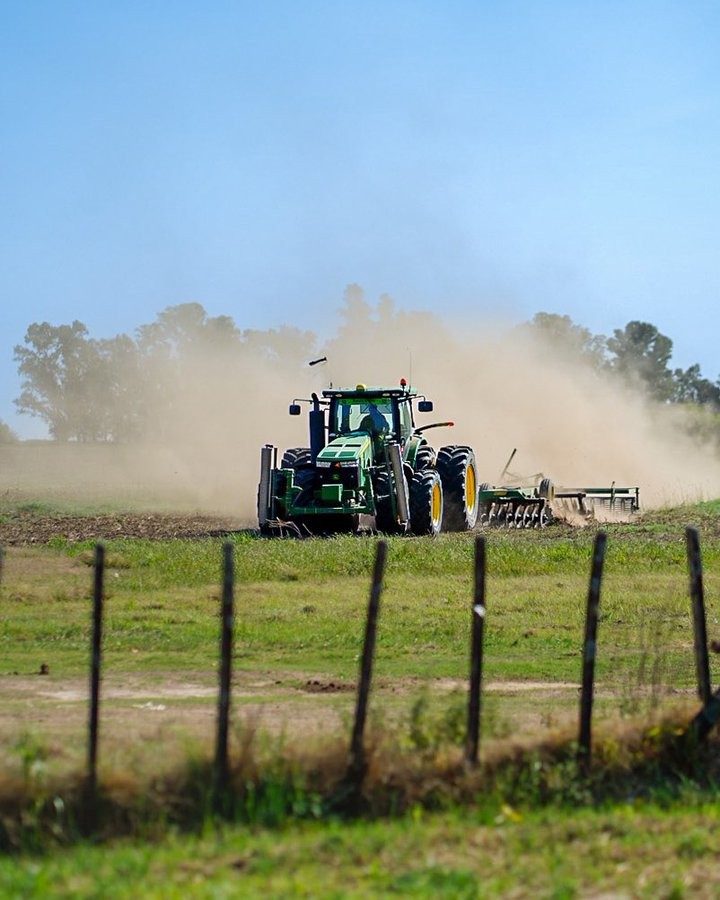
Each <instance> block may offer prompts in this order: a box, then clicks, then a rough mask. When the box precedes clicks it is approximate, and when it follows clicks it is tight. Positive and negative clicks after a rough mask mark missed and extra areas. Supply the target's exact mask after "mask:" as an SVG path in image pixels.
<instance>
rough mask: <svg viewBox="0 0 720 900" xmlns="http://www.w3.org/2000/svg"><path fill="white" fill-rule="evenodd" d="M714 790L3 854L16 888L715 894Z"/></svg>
mask: <svg viewBox="0 0 720 900" xmlns="http://www.w3.org/2000/svg"><path fill="white" fill-rule="evenodd" d="M718 815H719V814H718V806H717V804H716V803H714V802H712V803H707V802H703V800H702V798H700V797H695V798H691V799H688V800H686V803H685V805H684V808H683V809H682V811H677V810H670V809H668V808H666V807H665V806H662V805H658V804H656V803H643V802H630V803H625V804H620V805H619V806H616V807H614V808H612V809H600V810H580V811H577V812H572V811H570V810H568V809H557V808H552V809H546V810H539V811H538V810H530V811H526V810H518V809H515V808H511V807H508V806H506V805H505V806H504V805H502V804H495V805H491V804H487V805H484V806H482V807H480V808H478V809H464V810H460V809H458V810H454V811H452V812H447V813H443V814H438V813H434V814H428V813H426V812H423V811H422V810H421V809H419V808H416V809H415V810H414V811H413V812H411V813H410V814H407V815H405V816H403V817H401V818H399V819H396V820H390V821H388V820H383V821H375V822H368V821H356V822H345V821H343V822H340V821H336V822H332V821H331V822H322V823H312V822H308V823H302V824H290V825H288V826H285V827H282V828H280V829H277V828H273V829H268V828H258V829H247V828H226V829H222V830H220V831H213V830H208V832H207V833H206V834H205V835H203V836H199V837H175V838H172V839H170V840H167V841H166V842H164V843H163V844H162V845H161V846H156V845H154V844H152V843H147V842H121V843H120V844H118V845H117V846H116V847H114V848H113V849H112V851H109V850H108V848H106V847H94V846H92V845H83V846H79V847H77V848H74V849H72V850H65V851H63V852H62V853H58V854H52V855H51V856H49V857H39V858H38V857H24V858H21V859H19V860H17V859H5V860H2V859H0V891H2V893H3V895H4V896H13V897H28V898H30V897H47V896H53V897H114V898H124V897H128V898H130V897H137V896H142V897H147V898H163V900H165V898H184V897H198V898H217V897H258V896H264V897H268V898H280V897H319V896H322V897H328V898H332V897H336V898H345V897H357V898H360V897H371V896H372V897H397V896H407V897H430V896H432V897H448V898H495V897H505V896H512V897H518V898H526V897H533V898H535V897H541V898H550V897H553V898H560V897H568V898H571V897H585V896H632V897H644V898H648V900H650V898H653V900H654V898H657V897H664V898H670V897H676V898H681V897H712V896H717V893H718V890H719V889H720V871H718V867H717V865H716V864H715V863H716V860H717V857H718V854H720V821H719V820H718Z"/></svg>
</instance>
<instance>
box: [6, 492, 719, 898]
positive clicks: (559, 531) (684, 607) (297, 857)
mask: <svg viewBox="0 0 720 900" xmlns="http://www.w3.org/2000/svg"><path fill="white" fill-rule="evenodd" d="M30 512H31V514H32V515H35V516H37V518H38V521H39V520H40V519H41V518H42V517H43V516H44V515H47V513H48V510H47V509H46V508H44V507H43V506H42V505H41V504H39V505H37V507H36V508H35V509H34V510H31V511H30ZM27 513H28V510H27V509H25V510H23V514H25V515H27ZM719 513H720V503H707V504H701V505H698V506H694V507H685V508H682V509H678V510H667V511H662V512H657V513H653V514H652V515H648V516H647V517H643V518H642V519H641V520H640V521H639V522H637V523H634V524H632V525H626V524H612V525H611V524H608V525H605V526H603V528H604V529H605V530H606V531H607V532H608V534H609V540H608V553H607V558H606V564H605V578H604V582H603V588H602V598H601V621H600V627H599V651H598V670H597V699H596V730H597V734H598V735H599V737H598V740H600V741H603V742H605V743H604V744H603V747H604V750H603V751H602V753H601V754H600V755H601V757H602V758H603V759H606V758H607V757H608V754H609V750H608V748H609V747H611V746H612V745H613V741H614V742H615V743H616V744H618V745H619V744H621V743H622V735H623V733H624V729H630V728H632V727H636V726H637V723H638V722H639V721H640V722H647V723H650V725H649V726H648V727H650V728H652V727H656V728H657V726H656V725H653V724H652V723H656V722H658V721H659V719H660V717H661V716H662V715H668V716H673V715H674V716H679V717H680V720H681V721H682V720H683V717H685V718H687V717H688V716H690V715H692V713H693V712H694V711H696V710H697V707H698V704H697V701H696V699H695V695H694V682H695V671H694V659H693V650H692V645H693V636H692V625H691V615H690V603H689V598H688V575H687V563H686V557H685V535H684V528H685V526H686V525H687V524H695V525H697V526H698V527H699V529H700V537H701V547H702V553H703V560H704V564H705V588H706V597H707V606H708V634H709V638H710V639H711V640H718V639H720V624H719V621H720V605H719V604H718V601H717V596H718V587H719V580H720V567H719V566H718V562H719V556H720V527H719V526H718V514H719ZM17 514H18V509H17V507H16V506H15V507H13V506H12V505H11V504H7V503H6V504H5V505H4V506H0V522H2V521H3V519H4V520H5V521H11V520H12V519H13V517H14V516H16V515H17ZM63 514H67V513H66V512H65V511H63ZM595 531H596V528H595V527H587V528H584V529H574V530H573V529H570V528H565V527H552V528H548V529H543V530H541V531H520V532H500V531H494V532H489V533H487V534H486V539H487V561H488V570H487V594H488V597H487V601H488V614H487V620H486V644H485V650H486V656H485V666H484V679H485V688H486V690H485V695H484V705H483V753H484V755H485V758H486V759H500V758H502V755H503V753H505V752H509V750H510V748H511V747H512V748H516V747H517V746H518V744H522V745H524V746H525V748H526V751H525V752H526V753H529V754H530V756H528V757H527V759H528V760H530V762H529V763H528V764H527V766H526V768H524V769H523V773H524V774H523V778H526V779H527V778H530V780H529V781H527V783H525V784H524V786H523V787H522V789H518V785H517V784H514V786H513V787H512V788H511V787H510V786H509V785H505V787H502V782H501V781H500V782H498V781H496V782H494V786H493V789H492V790H491V791H488V792H485V791H483V790H481V789H480V788H479V787H477V788H476V789H475V791H474V793H473V791H472V790H471V791H470V792H469V793H468V789H467V785H466V786H465V787H464V788H463V789H462V790H460V789H458V791H457V792H453V790H448V792H447V796H445V798H444V799H442V798H441V799H440V800H439V799H438V796H439V795H438V792H437V791H436V792H435V794H428V793H427V792H426V791H425V790H424V788H423V790H422V791H419V792H418V794H417V798H418V799H417V802H408V803H405V804H404V805H402V807H403V811H402V814H401V815H397V816H391V817H390V818H389V819H388V818H387V817H385V816H383V817H382V818H380V819H376V820H375V819H373V820H366V819H360V820H348V819H347V818H344V817H342V816H339V815H338V814H333V813H331V812H328V810H327V808H326V807H323V805H322V804H321V803H319V802H316V800H317V795H316V794H315V793H313V791H312V790H310V789H307V790H303V791H300V792H299V793H298V794H297V797H296V800H295V801H293V802H295V805H296V810H295V811H296V813H297V815H295V816H293V815H292V814H291V815H290V816H289V818H288V815H287V803H286V801H287V797H284V798H283V799H281V800H279V801H278V804H279V805H278V808H280V807H282V809H283V812H282V814H279V813H278V814H275V813H273V812H272V803H269V801H268V800H267V797H266V798H265V800H264V801H263V803H264V805H262V810H264V811H260V812H259V811H258V810H259V809H260V808H259V807H258V808H256V809H255V812H254V813H252V814H249V813H248V807H247V805H246V806H245V807H244V811H245V812H244V816H245V819H246V820H247V821H249V822H250V826H248V825H235V826H225V827H224V828H223V829H221V831H220V832H217V831H215V829H214V827H212V825H211V823H210V820H207V819H204V818H203V817H202V816H199V817H198V816H195V817H190V819H191V820H192V822H193V823H194V824H193V825H192V829H194V830H195V831H196V832H197V830H198V828H200V833H199V834H194V835H187V834H186V835H183V834H181V833H177V834H175V836H172V837H168V834H169V833H172V831H173V828H172V827H170V826H169V825H166V826H163V825H162V823H161V822H159V820H158V818H157V816H155V817H154V818H153V817H150V818H147V817H146V818H145V819H143V816H142V815H140V814H139V813H137V812H136V816H137V822H136V825H134V826H133V827H131V828H129V829H128V828H126V829H125V830H126V831H127V832H128V833H130V834H132V835H134V836H133V837H132V839H131V840H130V842H129V843H128V842H126V841H118V842H116V843H114V844H113V848H112V850H111V851H109V850H108V848H107V846H104V847H102V848H97V847H93V846H92V845H91V844H88V843H85V842H80V843H79V844H77V845H75V846H74V847H73V849H72V850H64V851H63V852H62V854H61V855H59V854H58V853H57V851H55V850H53V845H54V844H57V843H60V844H62V843H63V842H64V841H66V840H67V839H68V834H67V832H66V831H63V829H62V828H60V827H59V826H58V834H57V835H56V838H55V839H53V837H52V832H51V831H50V832H48V831H47V829H44V830H43V831H42V835H40V833H39V831H38V832H37V834H36V837H35V843H33V839H31V837H32V833H33V832H32V828H29V829H26V831H27V834H26V839H25V843H24V844H22V846H24V847H25V855H23V856H22V857H21V858H20V859H18V858H12V859H8V860H5V861H0V892H3V893H5V894H7V895H9V896H12V895H15V896H32V895H33V892H35V895H37V896H47V895H48V893H55V894H57V895H63V894H64V895H67V896H109V895H112V896H125V894H124V893H123V891H125V892H126V893H129V892H130V890H133V891H134V892H135V893H138V891H140V893H141V895H143V896H158V897H166V896H188V895H192V896H213V897H214V896H241V895H246V896H254V895H257V894H258V893H260V892H261V891H262V892H263V893H266V894H267V895H268V896H297V895H303V894H305V895H308V896H368V895H373V896H375V895H389V896H392V895H402V894H406V895H417V896H425V895H429V894H438V895H444V896H468V897H475V896H505V895H507V896H520V897H522V896H557V897H572V896H586V895H587V896H590V895H593V894H592V891H597V892H598V894H601V893H602V891H606V892H607V891H612V890H615V891H620V892H622V891H625V892H626V894H627V895H628V896H648V897H650V896H652V897H657V896H678V897H680V896H685V895H687V896H718V894H720V869H718V874H714V872H715V869H716V868H718V867H716V866H715V867H713V865H712V863H713V860H715V861H716V860H717V855H718V849H719V847H718V844H717V840H718V839H717V837H716V834H717V821H716V819H717V807H716V806H715V803H716V801H717V787H716V784H715V781H714V780H713V777H710V778H708V777H706V778H705V780H704V781H703V783H702V784H701V785H700V784H698V783H696V781H695V780H693V779H692V778H689V779H688V778H685V776H683V778H685V781H683V779H679V780H678V779H677V778H674V779H671V780H669V781H668V780H665V779H664V777H661V775H660V774H658V773H659V770H657V771H655V776H656V783H654V784H653V785H651V786H649V787H647V789H644V788H638V784H639V782H638V780H637V779H635V780H633V781H632V785H633V787H632V791H633V794H632V796H623V795H622V791H620V792H618V790H617V784H616V785H615V787H614V788H613V789H612V790H610V789H609V790H608V798H607V802H606V803H605V804H604V806H601V808H599V809H596V808H594V804H596V803H597V802H598V796H601V795H602V792H601V791H600V792H599V793H598V787H597V785H596V786H595V788H594V789H593V792H592V794H583V793H582V791H579V792H578V791H575V790H574V789H575V788H576V787H577V785H578V782H577V780H576V779H574V777H573V778H569V779H568V781H567V783H564V785H565V786H564V787H563V789H562V790H559V791H557V792H555V793H554V794H553V795H552V796H551V797H548V795H547V792H546V791H545V790H544V789H543V790H540V789H539V787H537V786H535V787H533V783H532V778H531V775H532V772H533V766H534V765H537V766H541V765H542V766H544V765H545V762H541V761H540V759H539V758H537V759H535V761H534V762H533V760H532V747H533V746H534V745H539V744H540V742H541V741H543V740H546V739H552V740H555V741H558V742H560V741H562V740H568V735H570V738H569V739H570V740H571V739H572V735H573V734H574V732H575V730H576V726H575V721H576V717H577V699H578V696H577V695H578V691H577V688H578V684H579V678H580V669H581V642H582V633H583V616H584V610H585V602H586V596H587V585H588V576H589V569H590V554H591V549H592V542H593V538H594V534H595ZM226 539H230V540H232V542H233V544H234V548H235V560H236V578H237V583H236V609H237V616H236V629H235V654H234V678H233V687H234V708H233V714H234V733H233V747H234V749H235V752H236V753H241V752H243V748H245V751H246V750H247V742H248V741H250V740H251V741H252V745H253V751H252V752H253V754H255V756H254V759H255V762H256V763H257V765H261V764H264V765H269V766H272V765H277V762H273V760H277V759H278V758H279V757H281V756H283V755H285V756H288V755H289V756H290V757H291V758H292V760H293V761H294V763H293V764H297V765H301V761H302V759H303V754H304V753H305V751H306V750H307V754H308V755H309V758H310V757H311V758H313V759H316V760H317V759H322V758H323V756H322V754H323V752H325V753H330V758H331V759H332V760H334V761H335V762H334V763H333V764H335V765H337V759H341V758H342V752H343V751H342V748H343V746H346V743H347V739H348V737H349V729H350V721H351V715H352V710H353V705H354V685H355V680H356V677H357V671H358V655H359V652H360V647H361V641H362V633H363V624H364V615H365V609H366V606H367V598H368V590H369V580H370V572H371V569H372V563H373V558H374V553H375V545H376V539H375V538H374V537H369V536H366V537H338V538H333V539H327V540H308V541H296V540H277V541H268V540H262V539H258V538H257V537H256V536H255V535H254V534H252V533H250V532H237V533H235V534H233V535H231V536H230V537H229V538H228V537H216V538H207V539H203V540H168V541H161V540H147V539H145V540H144V539H117V540H109V541H106V552H107V590H106V597H107V599H106V623H105V640H104V679H103V706H102V712H103V716H102V721H101V747H100V762H101V778H103V779H105V780H106V781H107V783H108V784H111V785H114V789H115V790H116V792H117V791H118V790H120V788H119V787H118V785H125V786H126V789H127V790H128V791H131V790H135V789H136V786H137V785H142V784H143V783H145V781H146V780H147V779H148V778H151V777H152V776H154V775H155V774H157V773H159V772H163V771H169V770H172V769H173V767H174V766H178V765H182V764H183V763H186V761H187V759H188V758H190V759H195V760H197V761H198V762H197V765H198V766H202V760H203V759H205V758H207V756H208V755H209V754H210V752H211V749H212V742H213V735H214V710H215V704H216V699H215V694H216V688H215V685H216V682H217V650H218V633H219V620H218V615H219V595H220V562H221V548H222V543H223V541H224V540H226ZM93 547H94V545H93V543H91V542H88V541H84V542H83V541H73V540H70V539H68V537H67V534H66V532H64V531H63V530H62V529H60V530H59V531H58V533H57V534H56V535H55V536H54V537H52V538H51V539H50V540H49V541H48V542H46V543H43V544H42V545H39V546H38V545H33V544H27V543H24V544H18V545H16V546H8V547H7V548H6V553H5V560H4V567H3V577H2V585H1V587H0V605H1V607H2V611H3V614H2V630H1V632H0V651H1V653H2V655H1V657H0V697H1V698H2V704H0V749H1V750H2V758H3V767H4V771H5V781H4V783H3V791H4V793H5V795H6V802H5V810H6V812H5V816H6V819H7V816H8V815H9V813H8V812H7V810H8V804H7V797H9V796H11V795H12V790H13V789H15V790H17V786H18V785H20V786H21V787H22V791H21V793H22V792H23V791H24V796H27V797H35V802H37V798H39V797H41V796H42V797H45V799H46V800H47V798H48V797H50V794H51V793H52V791H51V788H53V789H54V786H56V785H57V784H63V783H66V782H63V779H68V778H72V775H73V773H75V774H77V773H78V772H81V770H82V765H83V756H84V741H85V737H84V732H85V724H86V718H87V709H86V702H87V701H86V698H87V678H88V675H87V671H88V661H89V632H90V605H89V596H90V588H91V577H92V568H91V564H92V559H93ZM473 550H474V535H442V536H440V537H439V538H438V539H436V540H432V541H431V540H426V539H418V538H407V539H402V538H393V539H390V540H389V554H388V568H387V572H386V579H385V590H384V593H383V596H382V602H381V612H380V627H379V635H378V646H377V653H376V672H375V682H374V690H373V695H372V698H371V712H372V735H371V741H372V744H373V747H375V746H377V747H378V748H380V749H378V754H377V759H378V760H385V761H387V760H390V762H391V763H392V761H393V760H394V761H395V763H396V764H399V761H408V760H421V761H422V764H423V766H425V768H424V769H423V772H422V777H423V778H427V773H428V772H429V771H432V772H433V773H435V774H434V776H433V777H438V775H437V773H438V772H439V771H442V769H443V766H446V767H449V768H451V769H452V767H453V766H454V765H455V763H456V758H457V754H458V748H459V747H460V746H461V744H462V739H463V734H464V731H463V729H464V703H465V699H464V693H463V692H464V689H465V687H464V686H465V682H466V679H467V674H468V645H469V624H470V604H471V598H472V571H473ZM41 668H42V670H43V671H47V673H48V674H43V675H41V674H40V672H41ZM715 668H716V667H715ZM678 710H679V712H678ZM562 736H564V737H562ZM328 748H329V749H328ZM527 748H530V749H529V750H528V749H527ZM618 752H620V751H618ZM313 754H314V756H313ZM453 754H455V755H454V756H453ZM628 759H629V757H628ZM258 760H260V761H261V762H257V761H258ZM262 760H265V762H264V763H262ZM636 761H637V760H636ZM706 764H707V765H710V764H709V763H708V762H707V760H705V762H704V765H706ZM408 765H410V764H409V763H408ZM707 765H706V768H707ZM378 766H379V763H378ZM623 766H624V768H625V769H626V770H627V769H629V768H631V766H630V764H629V763H627V764H626V763H623ZM528 773H530V774H528ZM705 774H706V775H707V771H706V772H705ZM312 777H315V778H316V780H317V776H316V775H313V776H312ZM312 777H311V778H310V780H311V781H312ZM382 777H383V776H382V772H381V771H380V770H379V769H378V771H377V772H375V773H374V775H373V778H374V779H375V781H374V782H373V784H374V788H373V789H374V790H376V791H377V792H380V791H381V788H382ZM397 777H398V778H399V777H400V776H399V775H398V776H397ZM418 777H419V776H418ZM544 777H545V774H543V778H544ZM538 778H539V776H538ZM319 780H320V781H322V778H320V779H319ZM561 780H562V779H561ZM628 783H630V782H628ZM538 784H539V781H538ZM543 784H545V782H543ZM569 784H572V785H573V786H574V788H573V790H572V791H568V790H566V787H567V785H569ZM623 784H624V782H623ZM440 794H442V792H440ZM411 795H412V792H410V793H408V792H407V791H406V794H405V796H406V797H407V796H411ZM377 796H379V793H378V794H377ZM428 796H433V797H434V798H435V799H434V800H433V801H432V802H428ZM57 797H60V794H56V799H57ZM461 797H462V799H460V798H461ZM60 799H61V801H62V797H60ZM268 803H269V805H268ZM548 804H550V805H548ZM290 806H292V803H291V804H290ZM433 806H435V807H439V809H438V808H436V809H435V810H434V811H433V810H432V807H433ZM370 808H371V809H374V810H375V813H376V814H377V813H378V811H379V810H381V808H383V804H382V803H381V802H380V801H378V802H377V803H376V805H375V806H372V804H371V807H370ZM268 810H269V811H268ZM26 812H27V811H26ZM291 812H292V811H291ZM28 815H29V813H28ZM58 815H59V814H58ZM298 817H299V818H300V819H310V820H314V819H317V821H309V822H302V821H296V819H297V818H298ZM318 817H319V818H318ZM170 818H172V817H170ZM143 822H144V823H145V824H144V825H143ZM198 822H199V823H200V824H198ZM176 827H180V826H176ZM143 828H145V830H146V831H147V832H148V833H147V834H145V835H143ZM121 830H122V829H121ZM181 831H182V828H181ZM28 835H29V836H30V837H28ZM157 835H162V836H164V839H163V843H162V844H161V845H160V846H156V845H155V844H153V843H148V842H147V840H144V839H142V838H150V837H153V836H157ZM21 843H22V842H21ZM33 847H34V848H35V852H34V853H30V852H29V851H30V850H31V849H32V848H33ZM38 850H41V851H42V853H43V855H42V856H38V855H37V851H38ZM121 873H122V874H121ZM704 879H707V882H708V886H707V887H703V886H702V885H703V880H704ZM131 883H132V885H133V887H132V888H131V887H130V884H131Z"/></svg>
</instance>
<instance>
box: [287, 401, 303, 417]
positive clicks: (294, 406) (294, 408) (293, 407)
mask: <svg viewBox="0 0 720 900" xmlns="http://www.w3.org/2000/svg"><path fill="white" fill-rule="evenodd" d="M288 412H289V413H290V415H291V416H299V415H300V413H301V412H302V410H301V409H300V404H299V403H291V404H290V408H289V410H288Z"/></svg>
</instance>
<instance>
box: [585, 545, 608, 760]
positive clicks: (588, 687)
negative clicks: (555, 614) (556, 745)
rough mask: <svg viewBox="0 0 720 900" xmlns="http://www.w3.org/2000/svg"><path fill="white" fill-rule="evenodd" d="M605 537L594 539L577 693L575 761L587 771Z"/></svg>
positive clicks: (589, 757) (590, 743)
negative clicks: (576, 745) (580, 686)
mask: <svg viewBox="0 0 720 900" xmlns="http://www.w3.org/2000/svg"><path fill="white" fill-rule="evenodd" d="M606 546H607V534H606V533H605V532H604V531H599V532H598V533H597V535H596V536H595V544H594V547H593V558H592V568H591V570H590V587H589V589H588V600H587V612H586V615H585V640H584V642H583V668H582V689H581V694H580V733H579V737H578V760H579V762H580V764H581V765H582V766H583V767H584V768H585V769H586V770H587V769H588V768H589V767H590V759H591V745H592V706H593V692H594V689H595V659H596V657H597V625H598V617H599V612H600V584H601V582H602V571H603V562H604V560H605V548H606Z"/></svg>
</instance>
